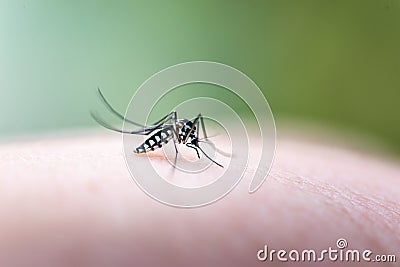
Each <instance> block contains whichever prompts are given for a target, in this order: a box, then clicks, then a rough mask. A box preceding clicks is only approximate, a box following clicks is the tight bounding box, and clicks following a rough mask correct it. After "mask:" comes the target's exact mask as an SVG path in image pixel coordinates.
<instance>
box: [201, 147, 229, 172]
mask: <svg viewBox="0 0 400 267" xmlns="http://www.w3.org/2000/svg"><path fill="white" fill-rule="evenodd" d="M196 147H197V148H198V149H200V150H201V152H203V154H204V156H206V157H207V158H208V159H209V160H211V161H212V162H214V163H215V164H217V165H218V166H220V167H221V168H223V167H224V166H222V165H221V164H219V163H218V162H216V161H215V160H213V159H212V158H210V157H209V156H208V155H207V154H206V152H204V150H203V149H201V147H200V146H196Z"/></svg>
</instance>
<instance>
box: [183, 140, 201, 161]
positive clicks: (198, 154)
mask: <svg viewBox="0 0 400 267" xmlns="http://www.w3.org/2000/svg"><path fill="white" fill-rule="evenodd" d="M186 146H187V147H190V148H193V149H194V150H196V153H197V157H198V158H200V153H199V150H198V149H197V147H195V146H193V145H192V144H190V143H187V144H186Z"/></svg>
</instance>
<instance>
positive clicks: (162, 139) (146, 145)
mask: <svg viewBox="0 0 400 267" xmlns="http://www.w3.org/2000/svg"><path fill="white" fill-rule="evenodd" d="M172 131H173V129H172V127H167V128H164V129H161V130H159V131H158V132H156V133H155V134H153V135H152V136H150V137H149V138H147V139H146V141H144V142H143V144H141V145H140V146H138V147H137V148H136V149H135V151H134V152H136V153H146V152H148V151H154V150H155V149H157V148H161V147H162V145H163V144H166V143H168V141H169V140H171V139H172V138H173V132H172Z"/></svg>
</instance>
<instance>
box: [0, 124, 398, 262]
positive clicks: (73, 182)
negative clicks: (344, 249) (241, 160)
mask: <svg viewBox="0 0 400 267" xmlns="http://www.w3.org/2000/svg"><path fill="white" fill-rule="evenodd" d="M279 136H280V135H278V137H279ZM293 136H294V137H293ZM133 156H134V155H133ZM135 160H145V158H143V157H137V159H135ZM159 162H160V164H159V166H158V167H159V168H171V166H170V165H169V164H168V163H167V161H165V162H163V161H162V160H159ZM194 164H195V163H194ZM217 168H218V167H217ZM251 172H252V171H251V169H250V170H249V171H247V172H246V174H245V176H244V178H243V179H242V181H241V182H240V183H239V185H238V186H237V187H236V188H235V189H234V190H233V191H232V192H231V193H230V194H228V195H227V196H226V197H224V198H223V199H221V200H219V201H217V202H215V203H213V204H211V205H208V206H205V207H201V208H195V209H182V208H174V207H170V206H167V205H164V204H161V203H159V202H157V201H155V200H153V199H152V198H150V197H149V196H147V195H146V194H145V193H144V192H142V191H141V190H140V189H139V188H138V186H137V185H136V184H135V182H134V181H133V179H132V178H131V176H130V174H129V172H128V170H127V168H126V165H125V161H124V158H123V152H122V142H121V137H120V135H118V134H114V133H103V132H101V133H99V132H94V133H90V134H81V135H75V136H72V135H71V136H68V135H67V136H63V137H46V138H37V139H34V140H31V141H18V142H9V143H7V144H4V143H3V144H1V150H0V264H1V266H44V267H46V266H263V265H264V266H266V265H268V266H274V265H282V263H279V261H277V260H276V259H274V261H273V262H268V261H266V262H260V261H258V260H257V251H259V250H260V249H262V248H264V245H268V247H269V249H275V250H279V249H285V250H287V251H290V250H291V249H298V250H300V251H301V250H303V249H315V250H317V251H320V250H323V249H328V248H329V247H332V248H333V249H337V247H336V240H337V239H339V238H345V239H346V240H347V242H348V248H351V249H359V250H361V251H363V250H365V249H369V250H371V251H372V252H373V253H374V254H373V255H375V254H395V255H396V256H397V261H400V226H399V225H400V167H399V164H398V161H396V160H393V159H390V158H388V157H386V156H384V155H381V154H378V153H377V154H374V153H371V152H365V151H363V150H355V149H353V150H352V149H346V148H343V147H338V146H337V144H336V143H335V142H331V143H329V142H328V143H320V142H317V141H310V140H307V138H301V137H296V135H292V136H291V137H279V138H278V139H277V150H276V156H275V161H274V163H273V166H272V169H271V172H270V174H269V176H268V178H267V179H266V181H265V183H264V184H263V185H262V186H261V188H260V189H259V190H258V191H257V192H256V193H254V194H249V193H248V185H249V181H250V177H251V174H252V173H251ZM174 175H179V172H176V173H175V174H174ZM359 264H360V266H365V263H359ZM291 265H293V266H299V265H300V266H301V265H304V266H308V265H310V263H307V262H305V263H304V262H303V263H293V262H292V263H285V266H291ZM318 265H334V266H342V265H344V263H340V262H336V263H334V262H330V261H329V260H328V259H326V260H325V262H322V263H321V262H319V263H318ZM350 265H358V264H355V263H350ZM375 265H376V266H386V264H384V263H368V266H375Z"/></svg>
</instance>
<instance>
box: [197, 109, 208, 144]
mask: <svg viewBox="0 0 400 267" xmlns="http://www.w3.org/2000/svg"><path fill="white" fill-rule="evenodd" d="M199 116H200V122H201V128H202V129H203V134H204V139H206V140H207V139H208V136H207V133H206V125H205V123H204V118H203V115H201V114H199ZM197 136H199V133H197Z"/></svg>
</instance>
